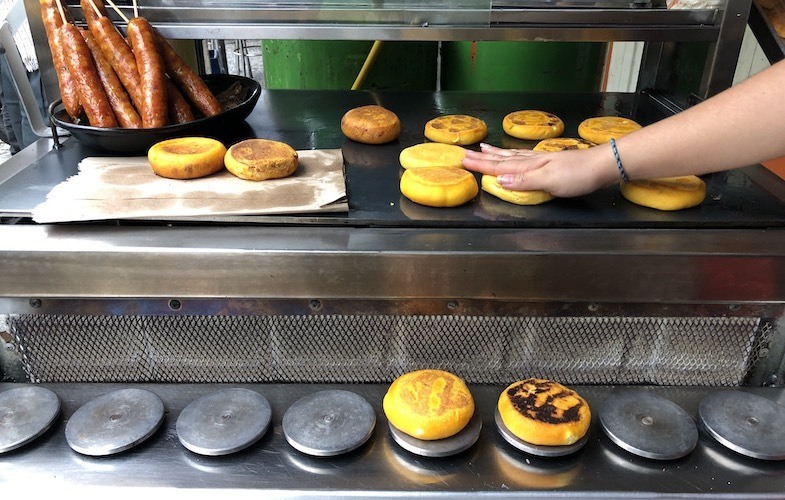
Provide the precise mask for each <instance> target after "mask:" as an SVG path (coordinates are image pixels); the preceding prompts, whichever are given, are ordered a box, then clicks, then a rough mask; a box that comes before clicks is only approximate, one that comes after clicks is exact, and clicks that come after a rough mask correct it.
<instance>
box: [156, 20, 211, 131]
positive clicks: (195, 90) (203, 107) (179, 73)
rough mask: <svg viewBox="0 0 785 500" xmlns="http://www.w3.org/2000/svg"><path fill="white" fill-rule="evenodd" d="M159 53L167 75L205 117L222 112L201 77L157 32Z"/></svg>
mask: <svg viewBox="0 0 785 500" xmlns="http://www.w3.org/2000/svg"><path fill="white" fill-rule="evenodd" d="M155 34H156V40H157V41H158V51H159V52H160V54H161V57H162V58H163V60H164V66H165V67H166V73H167V74H168V75H169V77H170V78H171V79H172V80H174V82H175V83H177V85H178V86H179V87H180V89H182V91H183V93H184V94H185V96H186V97H187V98H188V99H189V100H190V101H191V103H192V104H193V105H194V106H195V107H196V109H198V110H199V111H201V112H202V113H203V114H204V115H205V116H213V115H217V114H218V113H220V112H221V103H219V102H218V99H216V97H215V95H213V93H212V92H211V91H210V89H209V88H208V87H207V85H206V84H205V83H204V81H202V79H201V78H199V75H197V74H196V73H194V71H193V70H192V69H191V68H190V67H189V66H188V64H187V63H186V62H185V61H184V60H183V58H182V57H180V55H179V54H178V53H177V52H176V51H175V50H174V49H173V48H172V46H171V45H169V42H168V41H167V40H166V38H164V37H163V36H162V35H161V34H160V33H158V32H157V31H156V33H155Z"/></svg>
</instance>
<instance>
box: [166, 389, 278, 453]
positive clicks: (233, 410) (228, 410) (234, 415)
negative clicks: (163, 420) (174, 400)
mask: <svg viewBox="0 0 785 500" xmlns="http://www.w3.org/2000/svg"><path fill="white" fill-rule="evenodd" d="M271 420H272V408H271V407H270V403H269V402H268V401H267V398H265V397H264V396H262V395H261V394H259V393H258V392H255V391H251V390H249V389H240V388H234V389H224V390H221V391H216V392H213V393H211V394H206V395H204V396H202V397H200V398H198V399H196V400H195V401H193V402H191V403H190V404H189V405H188V406H186V407H185V408H184V409H183V411H182V412H181V413H180V416H179V417H178V418H177V424H176V426H175V428H176V430H177V437H178V438H179V439H180V443H182V445H183V446H185V447H186V448H187V449H189V450H191V451H192V452H194V453H199V454H200V455H209V456H219V455H228V454H230V453H235V452H237V451H240V450H243V449H245V448H247V447H249V446H251V445H252V444H253V443H255V442H256V441H258V440H259V439H260V438H261V437H262V436H263V435H264V434H265V433H266V432H267V429H269V427H270V421H271Z"/></svg>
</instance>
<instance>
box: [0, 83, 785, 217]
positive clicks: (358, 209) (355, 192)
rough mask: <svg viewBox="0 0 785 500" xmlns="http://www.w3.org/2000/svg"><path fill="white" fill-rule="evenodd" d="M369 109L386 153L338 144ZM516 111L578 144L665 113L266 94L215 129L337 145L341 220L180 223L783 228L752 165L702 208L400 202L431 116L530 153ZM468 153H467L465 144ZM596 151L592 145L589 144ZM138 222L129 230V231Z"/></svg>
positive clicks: (45, 188)
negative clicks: (506, 125) (373, 109)
mask: <svg viewBox="0 0 785 500" xmlns="http://www.w3.org/2000/svg"><path fill="white" fill-rule="evenodd" d="M372 103H376V104H380V105H382V106H385V107H387V108H388V109H391V110H393V111H394V112H395V113H396V114H398V116H399V117H400V119H401V122H402V124H403V132H402V133H401V135H400V137H399V138H398V140H396V141H393V142H392V143H389V144H385V145H364V144H360V143H356V142H353V141H350V140H347V139H346V138H345V137H344V136H343V134H342V133H341V130H340V127H339V123H340V120H341V117H342V116H343V114H344V113H345V112H346V111H347V110H348V109H351V108H353V107H357V106H361V105H366V104H372ZM519 109H545V110H548V111H550V112H553V113H555V114H557V115H558V116H560V117H561V118H562V119H563V120H564V121H565V127H566V128H565V132H564V134H563V135H564V136H565V137H577V128H578V124H579V123H580V122H581V121H582V120H584V119H586V118H589V117H593V116H600V115H620V116H627V117H631V118H633V119H635V120H637V121H638V122H640V123H641V124H644V125H646V124H649V123H652V122H655V121H657V120H660V119H662V118H664V117H666V116H668V115H669V114H672V111H670V110H668V109H667V108H666V107H665V106H664V105H663V104H661V103H660V102H659V101H658V100H657V99H655V98H654V97H653V96H651V95H649V94H645V93H639V94H599V93H579V94H572V95H570V96H564V95H562V94H551V93H509V92H498V93H475V92H439V93H434V92H387V91H385V92H384V93H383V94H380V93H374V92H366V91H363V92H358V91H354V92H352V91H300V90H266V91H263V94H262V97H261V99H260V100H259V103H258V104H257V106H256V109H255V110H254V111H253V112H252V113H251V116H250V117H249V118H248V120H247V121H246V122H245V123H243V124H242V125H240V126H239V128H235V129H228V130H226V131H217V133H218V134H219V136H218V138H219V139H221V140H223V141H224V142H225V143H227V144H232V143H234V142H237V141H240V140H242V139H245V138H249V137H263V138H268V139H274V140H280V141H284V142H287V143H289V144H290V145H292V146H293V147H294V148H295V149H333V148H341V150H342V152H343V156H344V161H345V175H346V185H347V191H348V196H349V213H348V214H319V215H298V216H263V217H254V216H246V217H236V218H206V219H188V220H187V221H181V222H194V221H197V222H198V221H201V222H205V221H216V222H237V223H264V224H298V225H342V226H343V225H349V226H360V227H368V226H375V227H379V226H394V227H468V228H475V227H483V228H489V227H545V228H553V227H555V228H570V227H583V228H767V227H782V226H783V225H785V218H783V217H782V214H783V213H785V201H783V200H785V186H783V184H785V183H783V182H782V181H781V180H780V179H779V178H777V177H776V176H775V175H774V174H772V173H770V172H768V171H767V170H765V169H764V168H763V167H761V166H759V165H757V166H750V167H748V168H745V169H740V170H733V171H729V172H725V173H719V174H714V175H708V176H705V180H706V182H707V187H708V194H707V197H706V200H705V201H704V202H703V203H702V204H701V205H700V206H699V207H695V208H693V209H688V210H683V211H678V212H660V211H657V210H653V209H648V208H644V207H639V206H636V205H633V204H632V203H630V202H628V201H626V200H625V199H624V198H623V197H622V196H621V194H620V192H619V189H618V187H617V186H611V187H608V188H605V189H601V190H599V191H597V192H595V193H592V194H590V195H586V196H582V197H578V198H574V199H557V200H553V201H551V202H548V203H546V204H544V205H539V206H531V207H524V206H517V205H513V204H510V203H507V202H503V201H501V200H499V199H497V198H494V197H492V196H490V195H488V194H487V193H484V192H481V193H480V194H479V195H478V197H477V198H476V199H475V200H474V201H472V202H470V203H468V204H466V205H464V206H462V207H457V208H452V209H449V210H445V209H438V208H430V207H425V206H421V205H418V204H416V203H413V202H410V201H409V200H407V199H406V198H404V197H403V196H402V195H401V193H400V190H399V177H400V171H401V168H400V164H399V162H398V155H399V154H400V152H401V150H402V149H404V148H405V147H408V146H411V145H413V144H418V143H421V142H423V141H424V137H423V129H424V126H425V122H426V121H428V120H430V119H431V118H433V117H435V116H438V115H442V114H458V113H460V114H470V115H473V116H477V117H479V118H482V119H484V120H485V121H486V123H487V125H488V128H489V135H488V137H487V139H486V140H485V142H488V143H490V144H494V145H498V146H502V147H507V148H531V147H533V146H534V144H535V142H534V141H524V140H519V139H515V138H513V137H511V136H508V135H506V134H505V133H504V132H503V130H502V127H501V123H502V118H503V117H504V115H506V114H507V113H509V112H511V111H515V110H519ZM472 147H474V148H476V147H477V146H472ZM600 147H603V146H600ZM105 155H106V153H102V152H99V151H91V150H88V149H87V148H85V147H82V146H81V145H80V144H78V143H76V142H75V141H74V140H68V141H66V143H65V145H64V147H63V148H62V149H60V150H55V151H52V152H50V153H48V154H47V155H46V156H44V157H43V158H42V159H41V160H39V161H37V162H35V163H33V164H32V165H31V166H30V167H29V168H26V169H24V170H23V171H22V172H20V173H19V174H18V175H16V176H14V177H13V178H11V179H10V180H9V181H8V182H5V183H3V184H2V185H0V214H2V215H8V216H21V217H29V215H30V211H31V210H32V209H33V207H35V206H36V205H37V204H39V203H41V202H42V201H43V200H44V199H45V197H46V194H47V193H48V192H49V190H51V188H52V187H54V186H55V185H57V184H58V183H60V182H61V181H63V180H65V179H66V178H68V177H69V176H72V175H74V174H76V172H77V165H78V163H79V161H80V160H81V159H82V158H84V157H87V156H105ZM135 223H137V224H138V222H135Z"/></svg>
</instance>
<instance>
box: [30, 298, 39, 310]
mask: <svg viewBox="0 0 785 500" xmlns="http://www.w3.org/2000/svg"><path fill="white" fill-rule="evenodd" d="M30 307H35V308H36V309H37V308H39V307H41V299H30Z"/></svg>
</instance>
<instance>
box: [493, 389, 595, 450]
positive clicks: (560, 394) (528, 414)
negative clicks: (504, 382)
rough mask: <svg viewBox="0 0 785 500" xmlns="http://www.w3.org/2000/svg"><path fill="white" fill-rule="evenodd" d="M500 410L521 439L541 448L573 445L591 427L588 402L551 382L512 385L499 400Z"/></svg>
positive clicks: (514, 432) (507, 423) (571, 391)
mask: <svg viewBox="0 0 785 500" xmlns="http://www.w3.org/2000/svg"><path fill="white" fill-rule="evenodd" d="M498 410H499V414H500V415H501V418H502V421H503V422H504V425H505V426H507V428H508V429H509V430H510V432H512V433H513V434H514V435H515V436H516V437H517V438H518V439H521V440H522V441H525V442H527V443H531V444H535V445H542V446H566V445H571V444H574V443H575V442H576V441H578V440H579V439H581V438H582V437H583V436H585V435H586V432H588V430H589V424H590V423H591V411H590V410H589V404H588V403H587V402H586V400H585V399H583V398H582V397H581V396H580V395H578V393H577V392H575V391H573V390H572V389H569V388H567V387H565V386H563V385H561V384H559V383H558V382H554V381H552V380H544V379H537V378H529V379H526V380H521V381H518V382H515V383H513V384H511V385H510V386H509V387H507V388H506V389H505V390H504V391H503V392H502V393H501V396H499V404H498Z"/></svg>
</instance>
